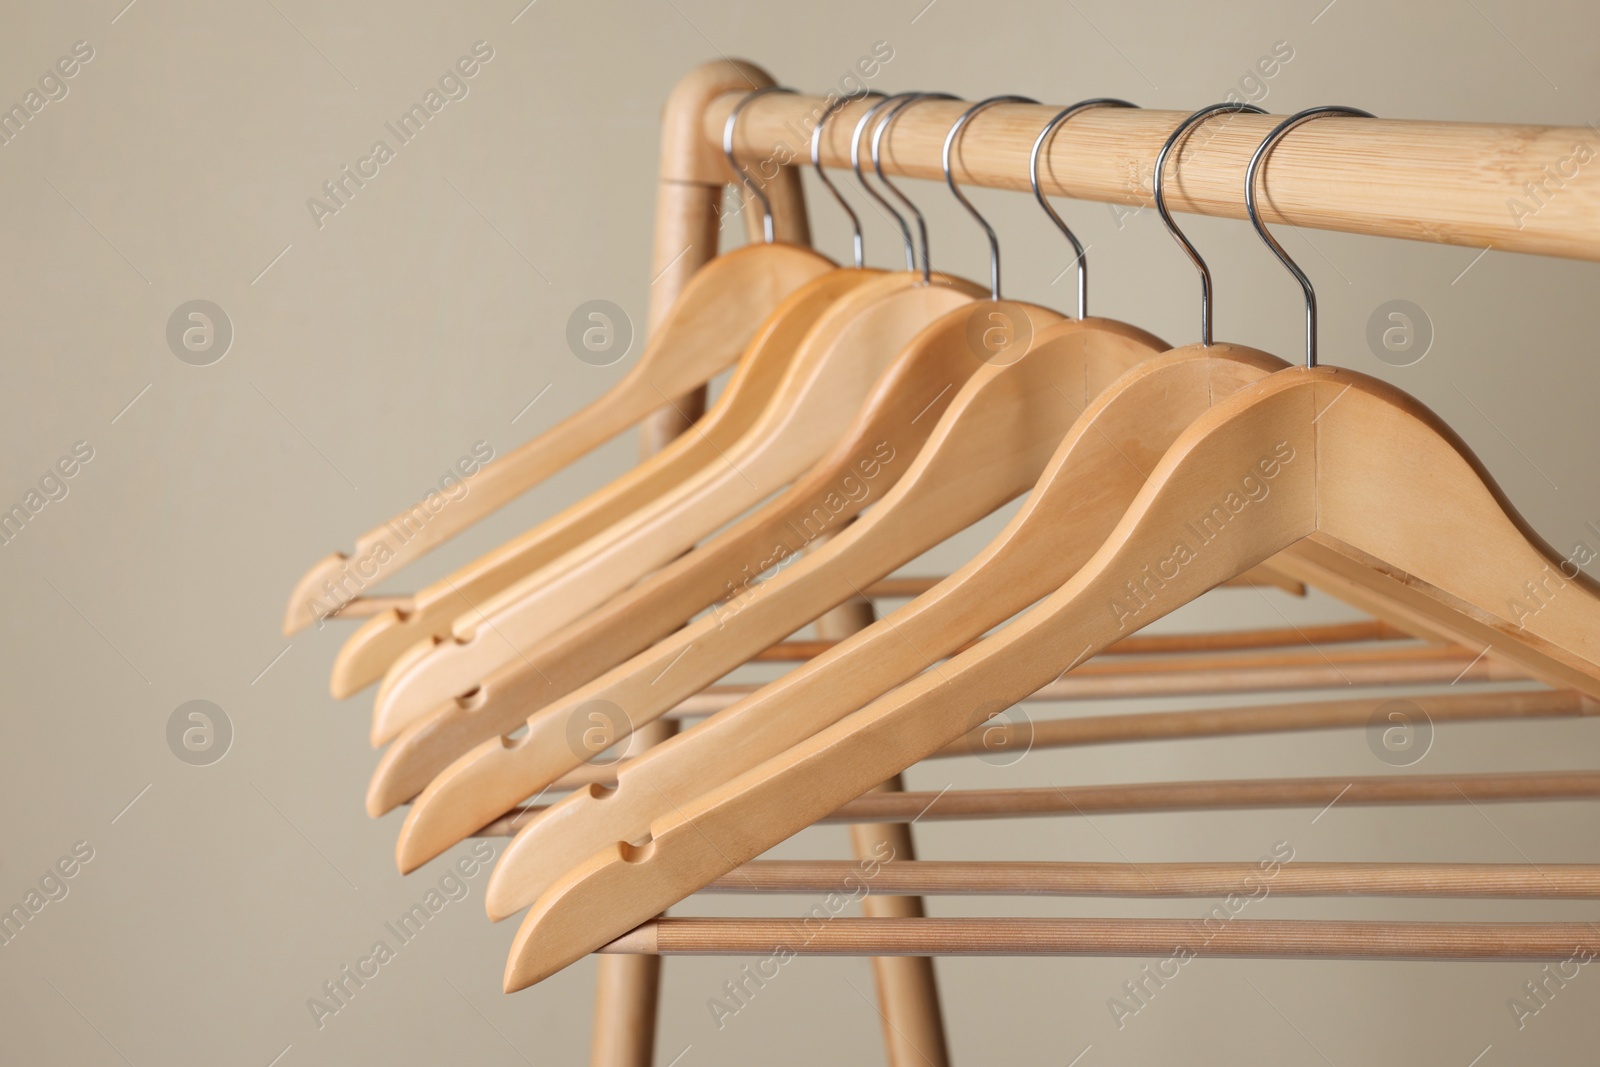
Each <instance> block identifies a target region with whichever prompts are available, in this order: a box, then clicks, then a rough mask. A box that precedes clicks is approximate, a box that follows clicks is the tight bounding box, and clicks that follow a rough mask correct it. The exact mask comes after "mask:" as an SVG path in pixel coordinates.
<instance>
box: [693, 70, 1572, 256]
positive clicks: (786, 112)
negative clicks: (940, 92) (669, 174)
mask: <svg viewBox="0 0 1600 1067" xmlns="http://www.w3.org/2000/svg"><path fill="white" fill-rule="evenodd" d="M747 91H748V90H747ZM744 95H745V93H744V92H728V93H724V94H722V95H720V96H718V97H717V98H716V99H715V100H713V101H712V102H711V105H710V106H709V107H708V108H707V109H706V111H705V115H704V118H703V126H704V134H705V136H706V138H707V139H708V141H709V142H710V143H712V144H714V145H716V146H718V147H719V148H720V146H721V144H722V131H723V126H724V124H725V122H726V120H727V117H728V113H729V111H730V110H731V109H732V108H733V106H734V105H735V104H737V103H738V102H739V100H740V99H741V98H742V97H743V96H744ZM828 102H829V101H828V99H827V98H823V97H817V96H802V95H794V94H784V93H774V94H769V95H766V96H763V97H760V98H759V99H756V100H753V101H751V103H750V106H749V107H747V108H745V109H744V110H743V111H741V112H740V113H739V122H738V130H737V131H736V134H737V136H736V138H735V143H734V153H735V155H736V156H738V158H739V159H740V160H741V161H750V162H752V163H757V162H761V161H768V160H770V161H772V162H774V163H785V162H789V161H791V160H809V158H810V157H809V153H810V135H811V130H812V128H813V127H814V126H815V125H816V121H817V119H818V118H819V117H820V116H822V115H823V114H824V108H825V107H826V106H827V104H828ZM1207 103H1211V101H1207V100H1197V101H1195V106H1196V107H1199V106H1201V105H1204V104H1207ZM871 106H872V102H871V101H856V102H853V103H851V104H849V105H847V106H846V107H845V108H844V109H843V110H841V111H840V112H839V114H838V115H837V116H836V117H835V118H834V119H833V120H832V121H830V122H829V123H828V125H827V127H826V128H825V129H824V130H823V136H822V145H821V149H822V161H823V163H824V164H825V165H827V166H833V167H843V166H848V165H849V162H850V149H849V145H850V135H851V132H852V130H853V129H854V127H855V123H856V120H857V119H859V118H860V116H861V115H862V114H864V113H865V111H866V110H867V108H869V107H871ZM968 106H970V105H969V103H967V102H964V101H950V100H927V101H923V102H921V103H918V104H916V105H913V106H909V107H907V108H906V109H905V110H904V111H903V112H902V113H901V114H900V115H899V116H898V117H897V118H896V119H895V121H894V124H893V126H892V127H891V128H890V129H889V130H888V131H886V132H885V134H884V137H883V143H884V146H885V147H884V150H883V160H884V169H885V171H886V172H888V173H890V174H897V175H904V176H907V177H912V178H929V179H941V178H942V177H943V174H944V171H943V169H942V167H941V165H940V158H941V152H942V149H943V145H944V139H945V135H946V134H947V133H948V132H949V130H950V128H951V126H953V125H954V124H955V121H956V118H957V117H958V116H959V115H960V114H961V112H962V111H964V110H965V109H966V108H967V107H968ZM1061 109H1062V106H1061V105H1055V104H1051V105H1045V104H1000V105H996V106H995V107H993V108H990V109H988V110H986V111H984V112H983V113H982V114H980V115H978V116H976V117H974V119H973V120H972V122H971V123H970V124H969V125H968V126H967V128H966V129H965V130H964V131H963V133H962V136H961V140H960V143H959V144H958V145H957V151H956V152H954V153H953V160H952V170H953V172H954V174H955V177H956V179H957V180H958V181H959V182H961V183H962V184H963V185H981V186H989V187H992V188H996V189H1012V190H1022V191H1026V190H1028V189H1029V188H1030V187H1029V183H1028V158H1029V153H1030V152H1031V150H1032V148H1033V142H1034V140H1035V139H1036V138H1037V137H1038V135H1039V132H1040V131H1041V130H1043V129H1044V128H1045V125H1046V124H1047V123H1048V122H1049V121H1050V119H1051V117H1052V116H1054V115H1055V114H1056V113H1057V112H1059V111H1060V110H1061ZM1187 116H1188V112H1185V111H1146V110H1142V109H1132V108H1097V109H1094V110H1091V111H1086V112H1084V113H1082V114H1080V115H1078V116H1076V117H1074V118H1073V119H1072V121H1070V122H1068V123H1065V124H1064V125H1062V126H1061V128H1060V129H1058V130H1057V131H1056V134H1055V136H1054V138H1053V139H1052V140H1051V142H1050V144H1049V146H1048V155H1047V156H1046V157H1044V158H1042V159H1041V161H1040V168H1039V169H1040V179H1041V184H1042V185H1043V186H1044V188H1045V191H1046V192H1047V193H1048V194H1050V195H1053V196H1067V197H1075V198H1078V199H1082V200H1101V201H1107V202H1110V203H1117V204H1128V205H1137V206H1151V205H1152V200H1151V195H1150V178H1151V175H1152V173H1153V169H1154V166H1155V160H1156V155H1157V153H1158V152H1160V150H1161V146H1162V144H1163V142H1165V140H1166V139H1167V137H1168V135H1169V134H1170V133H1171V132H1172V130H1173V129H1174V128H1176V127H1177V125H1178V123H1179V122H1181V121H1183V119H1184V118H1186V117H1187ZM1283 118H1284V116H1281V115H1249V114H1231V115H1229V114H1224V115H1219V116H1215V117H1213V118H1212V119H1211V120H1210V121H1208V122H1205V123H1203V124H1202V125H1200V126H1198V127H1196V128H1195V129H1194V130H1193V131H1191V136H1190V138H1189V140H1188V142H1187V145H1186V151H1185V152H1183V153H1182V154H1181V155H1179V156H1177V157H1176V158H1172V159H1169V161H1168V164H1167V169H1168V174H1167V175H1166V179H1167V182H1168V189H1169V192H1168V194H1167V203H1168V206H1169V207H1171V208H1172V209H1173V210H1175V211H1184V212H1193V213H1198V214H1202V215H1220V216H1224V217H1227V218H1236V219H1243V218H1245V210H1244V201H1243V195H1244V186H1243V183H1244V173H1245V165H1246V164H1247V163H1248V162H1249V159H1250V155H1251V153H1253V152H1254V151H1255V150H1256V148H1257V146H1259V145H1260V144H1261V142H1262V140H1263V139H1264V138H1265V137H1266V135H1267V133H1268V132H1269V131H1270V130H1271V129H1272V128H1273V127H1274V126H1275V125H1276V124H1277V123H1278V122H1280V121H1281V120H1282V119H1283ZM1585 147H1586V148H1587V154H1586V153H1585V151H1584V149H1585ZM1596 152H1600V131H1597V130H1596V129H1591V128H1589V127H1586V126H1514V125H1504V124H1487V123H1465V122H1426V121H1416V120H1410V119H1363V118H1342V117H1333V118H1324V119H1321V120H1319V121H1317V122H1315V123H1310V124H1307V125H1306V126H1305V127H1303V128H1300V129H1297V130H1295V131H1294V132H1293V133H1291V134H1290V135H1289V136H1288V137H1286V138H1284V141H1283V143H1282V144H1280V145H1279V146H1278V147H1277V148H1276V149H1274V151H1273V155H1272V158H1271V161H1270V162H1269V164H1268V165H1267V166H1266V168H1265V170H1264V177H1263V179H1262V186H1263V190H1264V192H1265V194H1266V196H1265V198H1264V205H1265V207H1264V215H1265V217H1266V219H1267V221H1269V222H1282V223H1287V224H1290V225H1294V226H1311V227H1316V228H1318V229H1325V230H1342V231H1345V232H1347V233H1365V234H1373V235H1377V236H1381V237H1404V238H1409V239H1411V240H1416V241H1433V242H1438V243H1442V244H1453V245H1466V246H1468V247H1472V248H1490V247H1492V248H1495V249H1498V250H1501V251H1508V252H1533V253H1539V254H1542V255H1550V256H1566V257H1569V258H1573V259H1600V181H1595V180H1592V179H1589V180H1585V179H1587V178H1588V175H1587V174H1586V173H1583V172H1582V171H1580V170H1579V163H1581V161H1582V160H1583V159H1585V158H1589V156H1590V155H1592V154H1594V153H1596ZM755 169H756V170H758V171H759V170H760V169H761V168H755ZM773 169H774V168H773V167H772V166H771V165H770V164H769V165H768V167H767V168H766V171H767V173H769V174H770V173H772V171H773Z"/></svg>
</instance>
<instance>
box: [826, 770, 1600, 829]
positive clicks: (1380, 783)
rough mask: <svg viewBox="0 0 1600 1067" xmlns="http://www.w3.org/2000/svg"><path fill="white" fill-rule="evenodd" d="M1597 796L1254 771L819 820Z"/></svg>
mask: <svg viewBox="0 0 1600 1067" xmlns="http://www.w3.org/2000/svg"><path fill="white" fill-rule="evenodd" d="M1596 798H1600V771H1535V772H1526V773H1522V772H1519V773H1510V774H1463V775H1386V776H1381V777H1366V778H1347V777H1346V778H1260V779H1238V780H1234V781H1214V782H1212V781H1203V782H1149V783H1139V784H1136V785H1079V786H1063V787H1056V786H1044V787H1039V788H1022V789H969V790H955V789H952V790H948V791H946V792H943V793H923V792H906V793H895V794H878V793H873V794H868V795H866V796H862V797H858V798H856V799H855V800H852V801H851V802H850V803H848V804H846V805H845V806H844V807H842V808H840V809H839V810H838V811H836V812H834V813H833V814H832V815H830V816H828V817H827V818H826V819H824V820H823V821H824V822H841V823H850V822H858V821H862V820H870V821H874V822H885V821H888V820H890V819H897V818H900V819H917V820H918V821H921V820H926V819H983V818H1011V817H1014V816H1021V815H1078V814H1087V813H1095V814H1115V813H1124V812H1128V813H1131V812H1166V811H1217V810H1226V809H1232V808H1286V807H1327V806H1332V805H1333V804H1334V803H1336V802H1337V803H1338V804H1339V805H1340V806H1341V807H1343V806H1348V805H1352V804H1361V805H1371V804H1477V803H1490V802H1495V803H1499V802H1509V801H1535V800H1588V799H1596Z"/></svg>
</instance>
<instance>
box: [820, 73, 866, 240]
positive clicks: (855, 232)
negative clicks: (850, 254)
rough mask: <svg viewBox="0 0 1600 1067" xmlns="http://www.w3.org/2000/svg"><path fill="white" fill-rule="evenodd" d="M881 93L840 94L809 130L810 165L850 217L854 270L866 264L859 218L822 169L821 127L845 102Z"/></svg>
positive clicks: (852, 101)
mask: <svg viewBox="0 0 1600 1067" xmlns="http://www.w3.org/2000/svg"><path fill="white" fill-rule="evenodd" d="M882 95H883V94H882V93H881V92H879V91H878V90H876V89H868V90H864V91H862V92H860V93H853V94H851V95H849V96H841V97H839V98H838V99H837V100H835V101H834V102H833V103H832V104H830V105H828V107H827V109H826V110H824V111H823V113H822V118H820V119H818V120H817V124H816V126H814V127H812V130H811V165H812V166H813V167H815V168H816V171H817V177H818V178H819V179H820V180H821V181H822V184H823V185H826V186H827V187H828V192H830V193H832V194H833V198H834V199H835V200H837V201H838V202H839V207H840V208H842V209H843V210H844V213H845V215H847V216H848V217H849V219H850V233H851V235H852V244H853V245H854V247H855V253H856V270H860V269H861V268H863V267H865V266H866V265H867V260H866V246H865V244H864V243H863V242H862V240H861V219H860V217H859V216H858V215H856V212H855V208H853V207H851V206H850V202H849V201H848V200H846V199H845V198H844V194H843V193H841V192H839V187H838V186H836V185H834V184H833V179H832V178H830V177H828V172H827V171H826V170H824V169H823V166H822V128H823V127H824V126H826V125H827V124H828V120H829V119H831V118H833V116H835V115H837V114H838V113H839V112H841V111H843V110H844V108H845V105H846V104H850V103H854V102H855V101H857V100H864V99H866V98H867V97H869V96H882Z"/></svg>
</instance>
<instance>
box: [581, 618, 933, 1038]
mask: <svg viewBox="0 0 1600 1067" xmlns="http://www.w3.org/2000/svg"><path fill="white" fill-rule="evenodd" d="M872 622H873V610H872V602H871V601H868V600H861V599H859V598H854V599H851V600H848V601H846V602H845V603H843V604H840V605H839V606H838V607H837V608H834V609H833V610H832V611H830V612H828V613H827V614H826V615H824V616H823V617H822V618H820V619H818V620H817V636H818V637H821V638H825V639H829V640H835V641H837V640H842V639H843V638H845V637H848V636H849V635H850V634H853V633H855V632H856V631H857V630H863V629H865V628H866V627H868V626H870V625H871V624H872ZM903 788H904V786H903V785H902V784H901V781H900V776H899V775H895V776H894V777H893V778H891V779H890V780H889V781H887V782H885V783H883V784H882V785H880V786H878V787H877V789H875V790H873V792H898V791H900V790H902V789H903ZM850 841H851V844H852V845H853V846H854V850H855V855H856V859H857V860H861V861H865V862H872V863H883V862H888V863H905V862H909V861H911V860H914V859H916V858H917V857H916V853H915V851H914V849H913V848H912V844H911V826H910V824H908V823H858V824H855V825H852V826H851V827H850ZM862 881H865V882H867V886H868V892H867V895H866V896H865V897H863V898H862V901H861V912H862V914H863V915H865V916H866V917H868V918H872V919H888V918H909V919H920V918H922V898H921V897H911V896H885V895H883V894H879V893H874V892H872V891H871V882H870V880H868V879H865V878H863V879H862ZM608 958H609V957H608ZM872 975H873V979H874V981H875V982H876V983H877V987H878V1014H879V1016H880V1017H881V1018H882V1020H883V1044H884V1048H885V1050H886V1051H887V1053H888V1062H889V1067H921V1065H924V1064H927V1065H931V1067H947V1065H948V1064H949V1062H950V1054H949V1052H948V1050H947V1049H946V1048H945V1040H944V1019H943V1017H942V1015H941V1014H940V1011H939V987H938V984H937V983H936V982H935V980H934V976H933V960H932V958H931V957H928V956H875V957H873V960H872Z"/></svg>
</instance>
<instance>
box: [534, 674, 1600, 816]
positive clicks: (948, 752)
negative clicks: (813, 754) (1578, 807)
mask: <svg viewBox="0 0 1600 1067" xmlns="http://www.w3.org/2000/svg"><path fill="white" fill-rule="evenodd" d="M1040 692H1041V693H1045V692H1048V687H1047V688H1046V689H1044V690H1040ZM1029 699H1030V700H1032V699H1044V698H1040V697H1038V696H1037V695H1036V696H1035V697H1030V698H1029ZM1391 712H1394V713H1399V714H1401V715H1403V716H1406V717H1407V718H1408V719H1411V720H1415V719H1417V717H1418V714H1419V713H1420V714H1421V716H1425V719H1423V721H1424V722H1432V723H1441V722H1486V721H1495V720H1506V719H1559V718H1585V717H1588V716H1592V715H1600V701H1596V700H1593V699H1591V698H1590V697H1587V696H1585V695H1583V694H1582V693H1579V692H1577V691H1575V690H1571V689H1557V690H1527V691H1524V692H1516V693H1441V694H1437V695H1432V696H1409V697H1388V696H1383V697H1366V698H1361V699H1356V700H1316V701H1307V702H1304V703H1297V704H1262V705H1256V706H1250V707H1238V708H1201V709H1197V710H1193V711H1145V712H1133V713H1131V714H1128V713H1124V714H1119V715H1084V716H1078V717H1074V718H1060V719H1040V720H1037V721H1031V720H1030V721H1028V722H1023V723H1001V722H992V723H989V724H986V725H984V726H979V727H977V728H975V729H974V730H973V731H972V732H971V733H969V734H967V735H966V736H965V737H962V738H959V739H958V740H956V741H953V742H951V743H950V744H948V745H946V746H945V747H944V748H942V749H940V750H939V751H937V752H935V753H934V754H933V756H932V757H930V758H935V759H937V758H940V757H949V756H974V755H982V754H995V753H1001V752H1019V751H1031V750H1033V749H1042V748H1065V747H1068V746H1074V745H1105V744H1116V743H1118V742H1125V741H1159V740H1174V739H1178V738H1196V737H1221V736H1224V735H1231V734H1259V733H1279V732H1283V731H1289V730H1327V729H1334V728H1338V727H1341V726H1369V725H1371V723H1372V722H1373V720H1374V718H1375V717H1381V716H1384V715H1386V714H1387V713H1391ZM1381 721H1383V722H1391V721H1392V722H1394V723H1396V724H1397V725H1398V724H1401V720H1389V719H1387V718H1382V719H1381ZM1404 725H1406V726H1410V727H1412V728H1415V727H1416V726H1418V725H1419V724H1418V723H1417V722H1415V721H1410V722H1406V723H1404ZM618 766H619V765H618V764H616V763H610V764H604V765H602V764H595V763H589V764H585V765H584V766H582V767H580V768H579V769H578V770H576V771H574V772H572V773H571V774H568V775H565V776H563V777H562V778H561V779H559V780H558V781H557V782H556V783H555V784H554V785H552V786H551V787H550V788H551V790H552V791H554V792H566V791H568V790H572V789H580V788H582V787H583V786H586V785H605V786H611V785H615V784H616V782H617V768H618Z"/></svg>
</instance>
